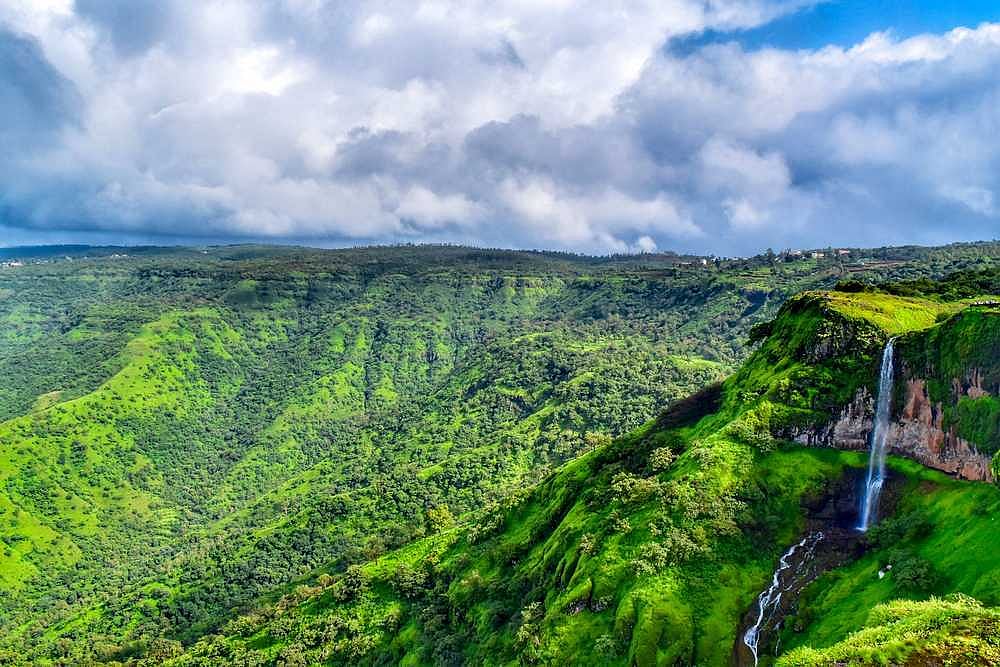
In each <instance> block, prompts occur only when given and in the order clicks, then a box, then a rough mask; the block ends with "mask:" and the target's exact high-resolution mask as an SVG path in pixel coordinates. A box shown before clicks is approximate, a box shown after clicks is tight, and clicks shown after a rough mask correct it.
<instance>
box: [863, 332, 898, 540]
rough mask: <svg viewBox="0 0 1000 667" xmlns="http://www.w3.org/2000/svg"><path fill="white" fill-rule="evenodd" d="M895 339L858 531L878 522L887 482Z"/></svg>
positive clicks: (881, 384)
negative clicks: (887, 437) (887, 446)
mask: <svg viewBox="0 0 1000 667" xmlns="http://www.w3.org/2000/svg"><path fill="white" fill-rule="evenodd" d="M895 340H896V339H895V338H890V339H889V342H888V343H886V345H885V350H884V351H883V352H882V370H881V372H880V373H879V380H878V396H877V397H876V399H875V424H874V427H873V428H872V436H871V453H870V454H869V456H868V479H867V480H866V481H865V492H864V495H863V496H862V498H861V523H859V524H858V530H860V531H862V532H864V531H866V530H868V528H869V527H870V526H871V524H872V522H874V520H875V519H876V514H877V512H878V498H879V495H880V494H881V493H882V483H883V482H884V481H885V451H886V436H887V435H888V434H889V418H890V413H891V411H892V387H893V346H894V343H895Z"/></svg>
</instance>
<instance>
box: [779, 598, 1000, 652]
mask: <svg viewBox="0 0 1000 667" xmlns="http://www.w3.org/2000/svg"><path fill="white" fill-rule="evenodd" d="M998 663H1000V610H998V609H995V608H984V607H983V606H982V605H981V604H979V603H978V602H976V601H975V600H973V599H971V598H966V597H963V596H949V597H948V598H945V599H940V598H931V599H929V600H925V601H919V602H913V601H906V600H899V601H894V602H891V603H886V604H883V605H879V606H877V607H875V608H874V609H872V611H871V614H870V615H869V618H868V620H867V622H866V623H865V626H864V628H863V629H861V630H858V631H857V632H854V633H852V634H851V635H850V636H848V637H847V638H846V639H844V640H843V641H841V642H840V643H838V644H835V645H833V646H831V647H828V648H825V649H811V648H799V649H795V650H792V651H790V652H788V653H787V654H786V655H784V656H783V657H782V658H780V659H779V660H778V662H777V665H779V667H826V666H828V667H836V666H840V665H903V664H918V665H924V664H927V665H938V664H945V665H995V664H998Z"/></svg>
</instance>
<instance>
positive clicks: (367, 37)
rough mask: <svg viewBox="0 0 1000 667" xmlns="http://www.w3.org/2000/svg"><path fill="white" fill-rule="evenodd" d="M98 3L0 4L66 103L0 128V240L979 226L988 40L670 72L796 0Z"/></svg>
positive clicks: (799, 238) (614, 242)
mask: <svg viewBox="0 0 1000 667" xmlns="http://www.w3.org/2000/svg"><path fill="white" fill-rule="evenodd" d="M103 1H104V0H86V1H85V2H79V1H78V2H77V3H76V4H75V7H76V9H77V10H78V11H77V13H75V14H74V12H73V9H74V3H71V2H69V1H68V0H62V1H56V0H51V1H49V2H45V3H3V2H0V26H6V28H7V30H8V31H9V33H10V34H11V35H15V36H17V35H19V37H6V39H7V40H8V41H11V40H16V39H21V38H22V37H23V36H27V38H29V39H33V40H35V42H37V44H38V46H39V49H40V52H41V53H42V54H44V57H45V58H46V59H47V60H48V61H49V63H50V65H51V67H52V68H53V69H54V70H55V71H57V72H58V73H59V74H60V75H61V76H62V77H64V78H65V80H66V81H67V82H68V85H69V86H70V87H72V88H74V89H75V91H76V93H77V94H78V99H77V100H75V101H73V102H72V103H68V102H66V103H64V104H62V105H61V107H60V108H59V109H55V110H53V109H49V108H42V107H39V108H38V109H37V111H36V113H37V115H38V116H39V117H44V115H45V114H46V113H51V114H52V115H53V118H58V119H61V120H53V121H52V123H53V125H54V126H55V125H57V127H56V128H55V129H52V130H51V131H48V132H47V134H46V135H45V139H46V141H44V142H41V141H39V140H38V139H39V134H38V132H39V131H38V129H37V127H36V126H35V125H33V124H28V123H21V122H20V119H18V118H8V117H5V116H3V114H4V113H5V111H4V110H0V121H6V123H5V127H6V128H8V129H6V130H2V129H0V142H3V141H4V136H12V135H11V134H10V133H12V132H22V133H23V134H24V136H23V137H22V138H21V139H23V141H22V140H21V139H19V140H18V141H14V142H13V143H12V145H18V146H21V145H25V143H26V142H29V141H30V142H31V143H32V144H37V148H36V149H35V150H33V151H32V152H31V153H30V154H27V155H20V156H19V157H15V158H14V159H13V160H11V162H10V163H9V164H8V165H7V166H6V167H0V175H2V176H3V180H2V182H0V197H2V198H3V199H4V202H5V206H6V207H7V210H8V211H10V214H9V215H8V218H9V219H10V220H11V223H8V224H13V225H15V226H20V227H23V228H36V229H39V230H41V229H46V230H58V229H76V230H81V229H86V228H93V229H101V230H108V231H113V230H124V231H128V232H135V231H147V232H151V233H158V234H164V235H171V234H176V235H177V236H179V237H188V238H189V237H194V236H199V235H210V236H215V237H218V236H225V235H240V236H247V237H261V238H281V237H287V238H295V239H312V238H324V239H335V240H344V239H359V240H360V239H364V240H374V241H391V240H396V239H400V238H406V239H413V238H425V237H426V238H434V239H443V238H456V239H461V240H466V241H475V242H483V243H489V244H493V245H527V246H554V247H560V248H567V249H575V250H588V251H600V252H606V251H609V250H613V251H633V250H638V251H649V250H651V249H655V248H658V247H659V248H670V247H679V248H692V249H699V250H714V251H717V252H726V253H731V252H742V251H751V250H756V249H759V248H760V247H763V246H766V245H774V246H783V245H808V244H810V243H815V244H819V245H826V244H827V243H851V244H861V243H865V242H871V243H883V242H891V241H922V240H927V239H934V240H937V237H938V236H940V234H941V228H940V221H941V219H942V216H943V215H944V216H950V217H949V230H948V231H949V232H950V233H953V234H955V235H959V236H965V237H971V236H995V235H997V233H998V232H1000V230H998V229H997V228H996V216H997V206H996V198H995V197H996V193H997V192H998V189H1000V170H998V169H997V165H1000V144H998V142H996V141H995V140H994V138H995V137H996V136H1000V112H998V111H997V110H998V109H1000V82H998V80H997V77H996V75H995V73H996V71H998V69H1000V25H994V24H984V25H982V26H979V27H978V28H975V29H965V28H962V29H957V30H953V31H951V32H948V33H945V34H940V35H920V36H916V37H913V38H910V39H904V40H900V39H896V38H895V37H893V35H892V34H891V33H876V34H873V35H871V36H870V37H868V38H867V39H865V40H864V41H862V42H861V43H859V44H857V45H854V46H850V47H839V46H830V47H826V48H821V49H817V50H812V51H810V50H800V51H790V50H781V49H762V50H758V51H746V50H744V49H743V48H741V47H740V46H738V45H736V44H712V45H708V46H706V47H704V48H702V49H700V50H697V51H695V52H694V53H690V54H687V55H684V56H681V55H677V54H675V53H673V52H672V51H671V50H670V49H669V48H667V49H664V48H663V47H664V44H665V42H666V41H667V40H669V39H670V38H672V37H674V36H677V35H685V34H689V33H692V32H698V31H701V30H705V29H717V30H727V29H737V28H745V27H750V26H754V25H758V24H760V23H763V22H766V21H768V20H770V19H772V18H774V17H775V16H777V15H779V14H780V13H782V12H787V11H790V10H791V9H794V8H795V7H798V6H803V5H805V4H809V3H808V2H797V1H795V0H790V1H787V2H781V1H774V0H712V1H711V2H705V1H704V0H670V1H668V2H642V1H636V2H628V3H624V4H622V3H617V4H615V3H605V2H596V0H589V1H585V2H582V3H577V2H574V3H570V2H566V1H562V0H558V1H554V2H526V1H524V0H500V1H496V0H494V1H492V2H487V1H486V0H472V1H471V2H468V1H466V2H458V1H457V0H455V1H450V0H421V1H419V2H413V3H396V2H391V1H389V0H371V1H369V2H348V3H340V2H332V1H329V0H272V2H269V3H259V4H256V5H255V4H245V3H232V2H228V1H227V0H207V1H206V2H203V3H198V4H190V3H174V2H167V1H165V2H163V3H157V4H156V5H155V6H154V5H149V7H148V8H147V9H149V8H152V9H149V11H150V12H153V13H151V14H148V15H137V16H132V17H131V18H130V22H128V24H127V25H125V24H121V25H118V24H116V23H115V19H114V16H115V14H114V12H111V13H108V12H103V11H101V9H102V7H103V4H102V3H103ZM84 6H85V7H86V8H87V11H82V10H81V7H84ZM144 7H147V6H146V5H145V4H143V5H139V4H137V5H135V6H134V7H133V9H132V11H134V12H139V13H140V14H141V13H142V12H143V11H146V10H144V9H143V8H144ZM5 34H6V33H4V32H2V31H0V40H2V39H4V37H3V35H5ZM11 43H12V44H13V41H12V42H11ZM4 48H6V47H5V43H4V42H2V41H0V57H2V56H3V49H4ZM11 48H14V47H11ZM18 48H21V47H18ZM14 76H15V73H14V72H13V71H12V69H11V68H8V71H6V72H3V71H0V94H5V93H4V92H3V91H4V90H11V91H14V92H12V93H10V94H11V95H18V96H20V97H18V98H17V99H18V100H19V104H21V103H23V104H22V106H24V105H30V104H37V99H40V98H39V97H38V96H37V95H35V96H34V97H32V95H33V93H31V91H28V92H25V93H24V94H23V95H22V93H21V92H19V91H21V90H22V88H24V87H25V86H26V85H27V84H26V83H25V81H23V80H14V79H13V77H14ZM5 77H7V79H5ZM4 85H7V86H8V87H7V88H4V87H3V86H4ZM59 89H60V88H59V86H58V85H56V84H53V85H52V90H53V91H57V90H59ZM58 94H60V93H56V92H53V93H51V95H49V97H53V96H57V95H58ZM49 97H44V96H43V97H42V98H41V99H49ZM32 100H36V101H32ZM46 104H49V105H50V106H60V104H59V101H58V100H55V99H54V97H53V99H52V100H49V102H46ZM18 108H21V107H18V106H17V105H14V104H7V105H6V109H7V111H6V113H8V114H11V113H22V112H18V111H16V109H18ZM25 108H28V107H27V106H25ZM11 109H13V110H14V111H11ZM67 109H71V110H72V115H73V118H72V119H71V120H70V121H66V120H65V116H66V115H67ZM10 128H13V129H10ZM18 128H29V129H18ZM4 132H7V135H4Z"/></svg>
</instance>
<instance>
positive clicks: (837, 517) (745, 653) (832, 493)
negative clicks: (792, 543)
mask: <svg viewBox="0 0 1000 667" xmlns="http://www.w3.org/2000/svg"><path fill="white" fill-rule="evenodd" d="M865 481H866V471H864V470H853V471H850V472H849V473H848V474H846V475H845V476H844V477H843V478H842V479H841V480H840V481H838V482H837V483H836V484H834V485H833V486H832V487H831V488H830V489H828V490H827V492H826V493H825V494H824V495H823V496H821V497H819V498H816V499H814V500H813V501H811V502H806V503H805V509H806V512H807V520H806V529H805V531H804V533H803V534H802V536H800V538H799V539H798V540H796V543H801V544H802V546H801V547H800V548H798V549H794V550H790V552H786V554H785V558H783V560H782V562H780V563H779V565H778V568H777V570H776V571H775V574H774V578H773V579H772V584H773V585H772V588H773V589H774V590H773V591H771V595H770V600H764V601H766V602H767V603H768V604H767V609H766V610H765V613H764V614H763V615H762V614H761V605H760V603H761V601H762V599H764V598H767V597H768V593H769V591H770V590H771V589H768V590H765V591H762V593H761V594H760V595H759V596H758V597H757V598H756V599H754V601H753V603H752V604H751V605H750V608H749V609H748V610H747V611H746V613H745V614H744V615H743V618H742V619H741V623H740V626H739V628H738V631H737V634H736V642H735V645H734V646H733V662H734V663H735V664H736V665H737V666H738V667H753V666H754V665H758V664H769V663H770V660H771V657H772V656H774V655H775V652H776V650H777V649H778V648H779V647H778V646H777V641H778V636H779V634H780V633H781V630H782V627H783V625H784V622H785V619H786V618H787V617H788V616H789V614H793V613H795V610H796V607H797V605H798V600H799V594H800V593H801V592H802V590H803V589H804V588H805V587H806V586H808V585H809V584H810V583H811V582H812V581H813V580H815V579H816V578H817V577H818V576H820V575H821V574H823V573H824V572H826V571H827V570H830V569H832V568H835V567H838V566H840V565H843V564H845V563H848V562H850V561H852V560H855V559H856V558H858V557H860V556H861V555H862V554H863V553H864V551H865V534H864V533H861V532H858V530H857V526H858V520H859V512H858V509H859V501H860V498H861V494H862V493H863V489H864V487H865ZM894 481H895V480H893V479H892V478H891V477H889V478H888V479H887V480H886V484H885V489H884V493H883V496H882V507H883V512H884V513H885V514H889V513H890V512H891V509H892V507H893V506H894V504H895V499H896V492H897V489H896V487H897V485H896V484H895V483H894ZM819 533H821V534H822V536H823V537H822V539H816V540H810V539H809V536H811V535H816V534H819ZM776 593H780V595H777V594H776ZM762 616H763V617H762ZM748 632H750V633H751V637H750V639H751V640H752V641H751V642H750V644H751V645H748V643H747V641H746V638H747V633H748Z"/></svg>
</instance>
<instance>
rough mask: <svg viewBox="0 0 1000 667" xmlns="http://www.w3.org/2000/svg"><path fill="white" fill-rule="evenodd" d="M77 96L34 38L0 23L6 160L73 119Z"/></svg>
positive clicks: (1, 130) (0, 115) (1, 136)
mask: <svg viewBox="0 0 1000 667" xmlns="http://www.w3.org/2000/svg"><path fill="white" fill-rule="evenodd" d="M79 103H80V101H79V97H78V95H77V94H76V91H75V90H74V88H73V85H72V84H71V83H70V82H69V81H67V80H66V79H65V78H64V77H63V76H62V75H60V74H59V72H58V71H56V70H55V68H53V67H52V65H51V64H49V62H48V60H46V58H45V55H44V54H43V53H42V50H41V48H39V46H38V43H37V41H36V40H35V39H34V38H32V37H29V36H26V35H18V34H15V33H13V32H11V31H10V30H6V29H4V28H3V27H2V26H0V146H2V147H3V148H4V149H5V150H8V151H12V153H8V156H7V159H8V161H9V160H10V159H11V158H12V157H16V153H14V152H17V151H22V150H30V148H31V147H32V145H36V146H37V145H39V144H42V143H44V142H46V141H50V140H51V139H52V137H51V134H52V133H53V132H55V131H56V130H58V129H59V128H60V127H62V126H63V125H64V124H66V123H71V122H73V120H74V118H75V113H76V109H77V108H78V107H79Z"/></svg>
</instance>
